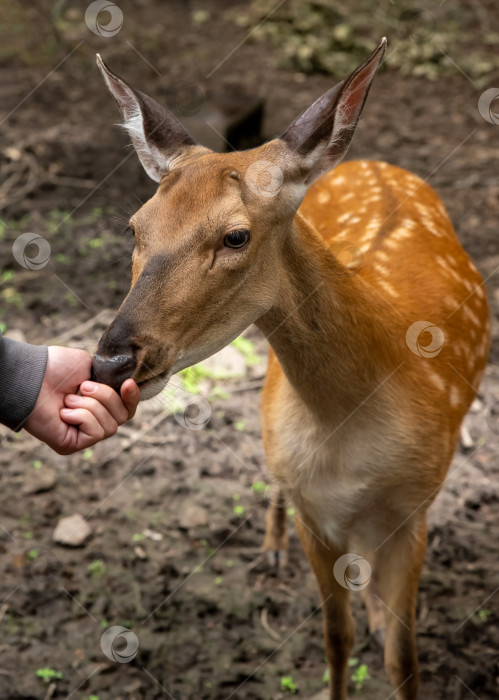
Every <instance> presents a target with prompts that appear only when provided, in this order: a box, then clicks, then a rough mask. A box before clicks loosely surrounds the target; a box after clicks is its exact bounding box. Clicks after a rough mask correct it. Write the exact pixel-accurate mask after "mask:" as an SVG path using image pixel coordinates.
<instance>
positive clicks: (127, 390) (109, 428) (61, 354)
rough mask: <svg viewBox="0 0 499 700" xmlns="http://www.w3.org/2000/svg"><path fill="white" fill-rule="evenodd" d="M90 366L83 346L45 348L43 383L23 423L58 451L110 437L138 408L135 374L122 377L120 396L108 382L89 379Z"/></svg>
mask: <svg viewBox="0 0 499 700" xmlns="http://www.w3.org/2000/svg"><path fill="white" fill-rule="evenodd" d="M91 367H92V359H91V357H90V355H89V354H88V353H86V352H85V351H84V350H75V349H72V348H63V347H58V346H50V347H49V348H48V359H47V368H46V370H45V376H44V379H43V383H42V388H41V390H40V394H39V396H38V400H37V402H36V404H35V408H34V409H33V412H32V413H31V415H30V417H29V418H28V420H27V421H26V423H25V424H24V428H25V429H26V430H27V431H28V433H31V435H34V437H36V438H38V439H39V440H41V441H42V442H45V443H46V444H47V445H48V446H49V447H51V448H52V449H53V450H55V451H56V452H58V453H59V454H61V455H69V454H73V453H74V452H78V451H79V450H83V449H85V448H86V447H91V446H92V445H95V443H97V442H99V441H100V440H104V439H105V438H108V437H111V435H114V434H115V433H116V431H117V430H118V426H119V425H121V424H122V423H124V422H125V421H127V420H128V419H129V418H132V417H133V416H134V414H135V411H136V409H137V404H138V402H139V400H140V390H139V387H138V386H137V384H136V383H135V381H134V380H133V379H127V380H126V381H125V382H123V384H122V386H121V392H120V393H121V398H120V397H119V396H118V394H117V393H116V392H115V391H114V389H111V387H109V386H106V385H105V384H98V383H97V382H92V381H88V380H89V378H90V371H91ZM78 389H79V390H80V393H81V396H78V395H77V393H76V392H77V391H78Z"/></svg>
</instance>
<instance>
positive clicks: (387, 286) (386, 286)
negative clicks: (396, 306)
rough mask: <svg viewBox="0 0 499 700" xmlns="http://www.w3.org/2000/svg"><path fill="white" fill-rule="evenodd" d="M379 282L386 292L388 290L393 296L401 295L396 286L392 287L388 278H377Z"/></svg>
mask: <svg viewBox="0 0 499 700" xmlns="http://www.w3.org/2000/svg"><path fill="white" fill-rule="evenodd" d="M377 283H378V284H379V285H380V286H381V287H383V289H384V290H385V292H387V293H388V294H389V295H390V296H392V297H398V296H400V295H399V293H398V292H397V290H396V289H395V288H394V287H392V285H391V284H390V283H389V282H387V281H386V280H382V279H381V280H380V279H379V280H377Z"/></svg>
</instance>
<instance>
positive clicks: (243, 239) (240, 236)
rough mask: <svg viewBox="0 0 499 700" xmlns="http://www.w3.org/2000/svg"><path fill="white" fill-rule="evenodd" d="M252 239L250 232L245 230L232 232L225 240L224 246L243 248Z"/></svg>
mask: <svg viewBox="0 0 499 700" xmlns="http://www.w3.org/2000/svg"><path fill="white" fill-rule="evenodd" d="M249 239H250V232H249V231H248V230H247V229H245V228H242V229H238V230H237V231H231V232H230V233H228V234H227V235H226V236H225V238H224V246H226V247H227V248H242V247H243V246H245V245H246V243H247V242H248V241H249Z"/></svg>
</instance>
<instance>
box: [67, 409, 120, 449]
mask: <svg viewBox="0 0 499 700" xmlns="http://www.w3.org/2000/svg"><path fill="white" fill-rule="evenodd" d="M60 416H61V419H62V420H63V421H64V422H65V423H68V424H69V425H77V426H78V435H77V439H78V444H77V445H76V449H78V450H80V449H82V448H83V447H90V445H95V443H96V442H99V441H100V440H104V439H105V438H107V437H110V436H111V435H114V433H115V432H116V430H115V431H114V432H110V433H106V429H105V428H104V426H102V425H101V424H100V423H99V421H98V420H97V418H96V417H95V416H94V414H93V413H92V412H91V411H88V410H87V409H86V408H74V409H72V408H61V411H60Z"/></svg>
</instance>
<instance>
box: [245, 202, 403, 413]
mask: <svg viewBox="0 0 499 700" xmlns="http://www.w3.org/2000/svg"><path fill="white" fill-rule="evenodd" d="M283 258H284V268H283V271H282V284H281V287H280V292H279V295H278V299H277V300H276V303H275V304H274V306H273V308H272V309H271V310H270V311H269V312H268V313H267V314H265V315H264V316H263V317H261V318H260V319H259V320H258V321H257V323H256V325H257V326H258V328H259V329H260V330H261V331H262V332H263V333H264V334H265V335H266V337H267V338H268V340H269V342H270V344H271V346H272V348H273V350H274V352H275V354H276V356H277V358H278V360H279V364H280V365H281V367H282V370H283V372H284V374H285V376H286V378H287V380H288V381H289V382H290V383H291V385H292V386H293V388H294V389H295V391H296V392H297V394H298V395H299V396H300V398H301V399H302V400H303V401H305V403H306V404H307V405H308V406H309V408H311V409H312V410H313V411H314V412H316V413H319V414H324V415H325V416H331V415H332V413H337V412H338V407H341V411H342V412H349V411H352V410H353V409H354V408H355V407H356V406H358V404H359V403H360V402H362V401H363V400H364V399H365V398H366V397H367V396H368V395H369V394H370V392H372V391H374V390H375V389H376V387H377V386H379V385H380V383H382V382H383V380H384V379H386V377H387V376H388V375H389V374H390V372H391V371H392V370H393V369H394V367H396V364H397V359H398V358H397V356H396V354H397V350H396V345H398V344H395V343H392V342H390V335H391V334H390V324H391V316H392V314H391V313H390V308H389V306H388V304H386V303H385V302H383V301H382V300H380V299H379V297H378V296H377V295H376V293H375V292H374V291H373V290H372V289H371V288H370V287H369V286H368V285H367V284H366V283H365V282H363V281H362V280H361V279H360V277H359V276H358V275H354V274H352V273H350V272H349V271H348V270H347V269H346V268H345V267H344V266H343V265H342V264H341V263H340V262H339V261H338V260H337V259H336V258H335V257H334V255H333V254H332V253H331V252H330V251H329V249H328V248H327V247H326V245H325V244H324V242H323V241H322V239H321V238H320V237H319V235H318V234H317V233H316V232H315V231H314V230H313V229H312V228H311V226H310V225H309V224H308V223H307V222H306V221H305V219H303V217H302V216H301V215H297V217H296V218H295V221H294V224H293V230H292V232H291V233H290V235H289V236H288V238H287V240H286V243H285V247H284V256H283Z"/></svg>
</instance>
